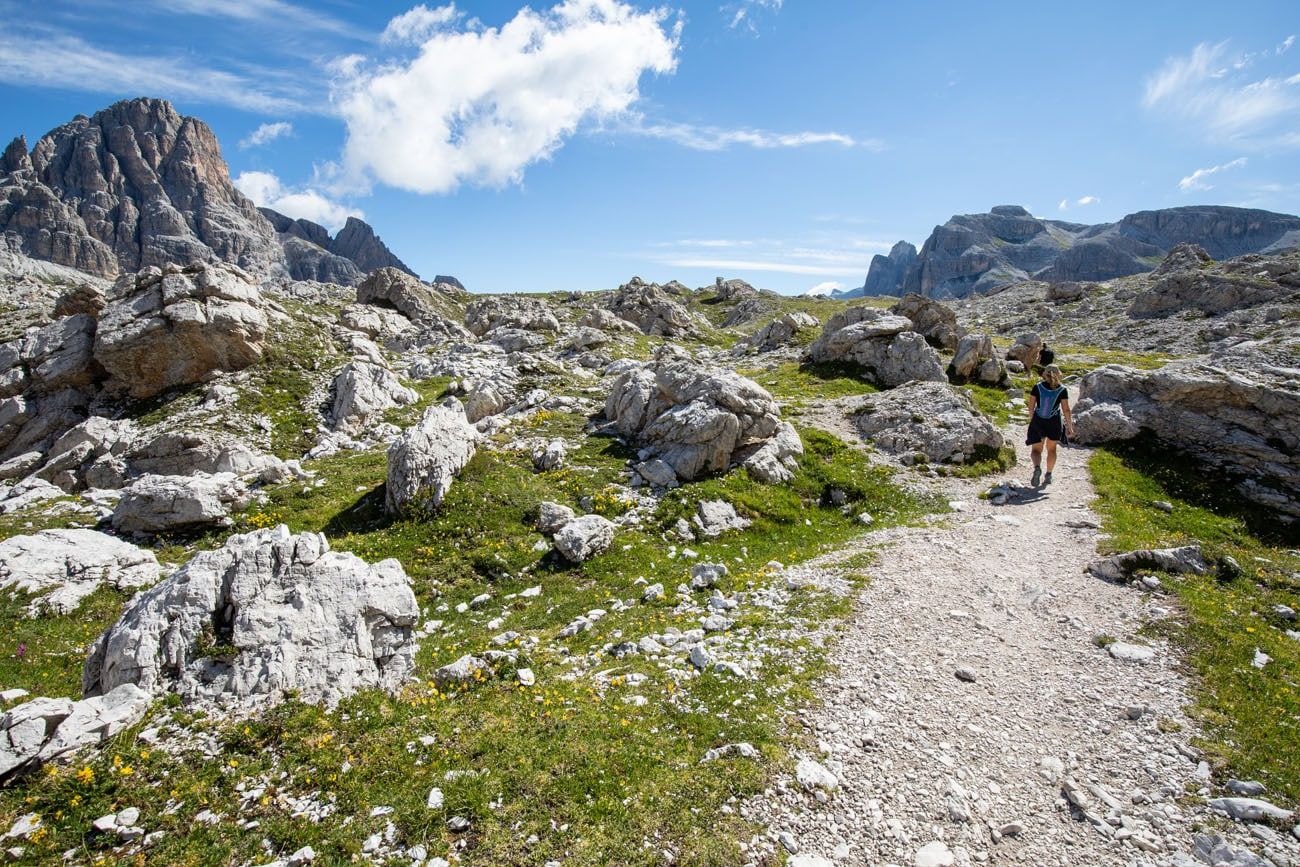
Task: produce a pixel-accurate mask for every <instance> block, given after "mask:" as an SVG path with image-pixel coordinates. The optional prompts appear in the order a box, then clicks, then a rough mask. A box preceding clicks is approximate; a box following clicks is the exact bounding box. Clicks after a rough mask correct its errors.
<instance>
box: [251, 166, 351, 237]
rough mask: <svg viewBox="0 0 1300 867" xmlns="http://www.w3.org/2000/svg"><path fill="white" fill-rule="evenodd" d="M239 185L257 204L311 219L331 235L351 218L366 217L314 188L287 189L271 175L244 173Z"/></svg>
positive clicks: (289, 215)
mask: <svg viewBox="0 0 1300 867" xmlns="http://www.w3.org/2000/svg"><path fill="white" fill-rule="evenodd" d="M235 186H236V187H238V188H239V191H240V192H241V193H243V194H244V195H246V196H248V197H249V198H250V199H252V200H253V204H255V205H258V206H260V207H264V208H271V209H272V210H276V211H279V212H280V213H282V214H284V215H285V216H286V217H293V218H294V219H296V220H297V219H302V220H311V221H312V222H313V223H319V224H320V225H322V226H324V227H325V228H327V229H329V230H330V231H331V232H336V231H338V230H339V229H340V228H341V227H342V226H343V224H344V223H346V222H347V219H348V217H364V216H365V214H364V213H362V212H361V211H360V210H358V209H356V208H353V207H351V206H349V205H345V204H343V203H342V202H338V201H335V200H334V199H331V198H330V197H329V196H328V195H326V194H325V193H323V192H321V191H320V190H317V189H314V188H312V187H310V186H305V187H289V186H286V185H285V184H284V183H283V182H282V181H281V180H280V179H279V177H277V176H276V175H275V174H273V173H271V172H240V173H239V175H238V176H237V177H236V178H235Z"/></svg>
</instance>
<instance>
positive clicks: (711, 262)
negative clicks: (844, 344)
mask: <svg viewBox="0 0 1300 867" xmlns="http://www.w3.org/2000/svg"><path fill="white" fill-rule="evenodd" d="M665 261H666V262H667V264H669V265H672V266H674V267H676V268H709V269H712V270H714V271H733V272H734V271H775V272H777V273H781V274H811V275H816V276H821V275H824V276H828V277H838V276H841V275H843V274H844V273H845V271H846V269H845V268H844V267H843V266H832V265H808V264H805V263H803V262H779V261H777V262H773V261H767V260H762V259H694V258H689V257H682V258H670V259H667V260H665Z"/></svg>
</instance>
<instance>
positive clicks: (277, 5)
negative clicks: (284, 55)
mask: <svg viewBox="0 0 1300 867" xmlns="http://www.w3.org/2000/svg"><path fill="white" fill-rule="evenodd" d="M150 5H152V6H153V7H154V8H156V9H159V10H162V11H164V12H172V13H177V14H183V15H201V16H204V17H209V18H229V19H233V20H235V21H242V22H247V23H250V24H259V25H264V26H265V25H269V26H272V27H275V28H277V29H286V30H295V31H303V30H310V31H318V32H323V33H332V34H335V35H337V36H346V37H350V38H353V39H360V38H367V37H365V35H364V34H363V33H361V31H359V30H357V29H356V28H354V27H353V26H352V25H351V24H348V23H347V22H345V21H342V20H340V19H338V18H335V17H333V16H332V15H328V14H326V13H325V12H322V11H320V10H319V9H307V8H305V7H302V6H298V5H295V4H293V3H287V2H285V0H152V2H151V3H150Z"/></svg>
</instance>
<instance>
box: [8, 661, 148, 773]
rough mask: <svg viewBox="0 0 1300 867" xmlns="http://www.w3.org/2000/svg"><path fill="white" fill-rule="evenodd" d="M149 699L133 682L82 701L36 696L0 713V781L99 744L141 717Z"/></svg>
mask: <svg viewBox="0 0 1300 867" xmlns="http://www.w3.org/2000/svg"><path fill="white" fill-rule="evenodd" d="M152 703H153V697H152V696H151V695H149V693H147V692H145V691H144V690H142V689H140V688H139V687H137V686H135V685H133V684H129V683H128V684H123V685H122V686H119V687H118V688H117V689H114V690H112V691H110V692H108V693H107V694H106V695H97V696H93V697H91V698H86V699H83V700H81V701H72V700H71V699H66V698H37V699H33V700H32V701H29V702H27V703H26V704H20V705H18V706H17V707H14V708H10V709H9V710H8V711H7V712H5V713H4V714H3V715H0V783H4V782H6V781H8V780H10V779H13V778H15V777H17V776H19V775H21V774H24V773H27V772H29V771H31V770H33V769H35V768H37V767H39V766H40V765H42V764H43V763H45V762H49V761H53V760H55V759H61V758H67V757H68V756H71V755H72V754H73V753H75V752H77V751H78V750H80V749H83V748H85V747H89V746H94V745H96V744H99V743H102V742H103V741H105V740H107V739H108V738H111V737H113V736H114V735H116V734H117V733H118V732H121V731H123V730H124V729H128V728H130V727H131V726H133V725H135V724H136V723H138V722H139V721H140V720H142V719H144V716H145V714H146V713H148V711H149V705H150V704H152Z"/></svg>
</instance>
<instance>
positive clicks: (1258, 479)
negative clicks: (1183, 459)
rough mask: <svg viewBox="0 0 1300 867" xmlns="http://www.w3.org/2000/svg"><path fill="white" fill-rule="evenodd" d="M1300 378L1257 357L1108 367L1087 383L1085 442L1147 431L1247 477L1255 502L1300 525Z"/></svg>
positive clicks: (1079, 410) (1078, 424)
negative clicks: (1149, 367) (1145, 367)
mask: <svg viewBox="0 0 1300 867" xmlns="http://www.w3.org/2000/svg"><path fill="white" fill-rule="evenodd" d="M1297 418H1300V374H1298V373H1297V371H1296V370H1295V369H1292V368H1282V367H1277V366H1275V365H1271V364H1268V363H1266V362H1263V361H1261V360H1259V359H1256V358H1254V357H1253V356H1250V355H1231V354H1230V355H1220V356H1217V357H1212V358H1210V359H1209V360H1205V361H1198V360H1194V361H1181V362H1174V363H1172V364H1168V365H1166V366H1164V367H1162V368H1160V369H1158V370H1147V371H1144V370H1134V369H1132V368H1128V367H1123V366H1120V365H1113V364H1112V365H1107V366H1105V367H1102V368H1099V369H1097V370H1094V371H1093V372H1091V373H1089V374H1088V375H1087V376H1085V377H1084V378H1083V381H1082V383H1081V384H1080V387H1079V400H1078V402H1077V405H1076V407H1075V429H1076V432H1077V436H1078V439H1079V441H1080V442H1085V443H1099V442H1107V441H1115V440H1127V439H1131V438H1133V437H1135V436H1137V435H1138V434H1139V433H1141V432H1142V431H1149V432H1150V433H1151V434H1153V435H1154V436H1155V437H1156V438H1157V439H1159V440H1160V441H1162V442H1163V443H1165V444H1166V445H1169V446H1172V447H1174V448H1176V449H1179V450H1180V451H1182V452H1185V453H1187V454H1189V455H1191V456H1192V457H1194V458H1197V459H1199V460H1201V461H1203V462H1205V463H1206V464H1209V465H1211V466H1214V467H1217V468H1219V469H1221V470H1223V471H1226V472H1227V473H1229V474H1231V475H1233V476H1237V477H1239V478H1240V482H1239V485H1238V488H1239V490H1240V491H1241V493H1242V494H1243V495H1244V496H1245V497H1247V498H1248V499H1250V500H1253V501H1255V502H1257V503H1260V504H1262V505H1265V506H1267V507H1269V508H1271V509H1274V510H1276V511H1277V513H1278V514H1279V515H1281V516H1286V517H1288V518H1289V519H1292V520H1294V519H1295V518H1300V427H1297V425H1296V423H1295V420H1296V419H1297Z"/></svg>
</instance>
